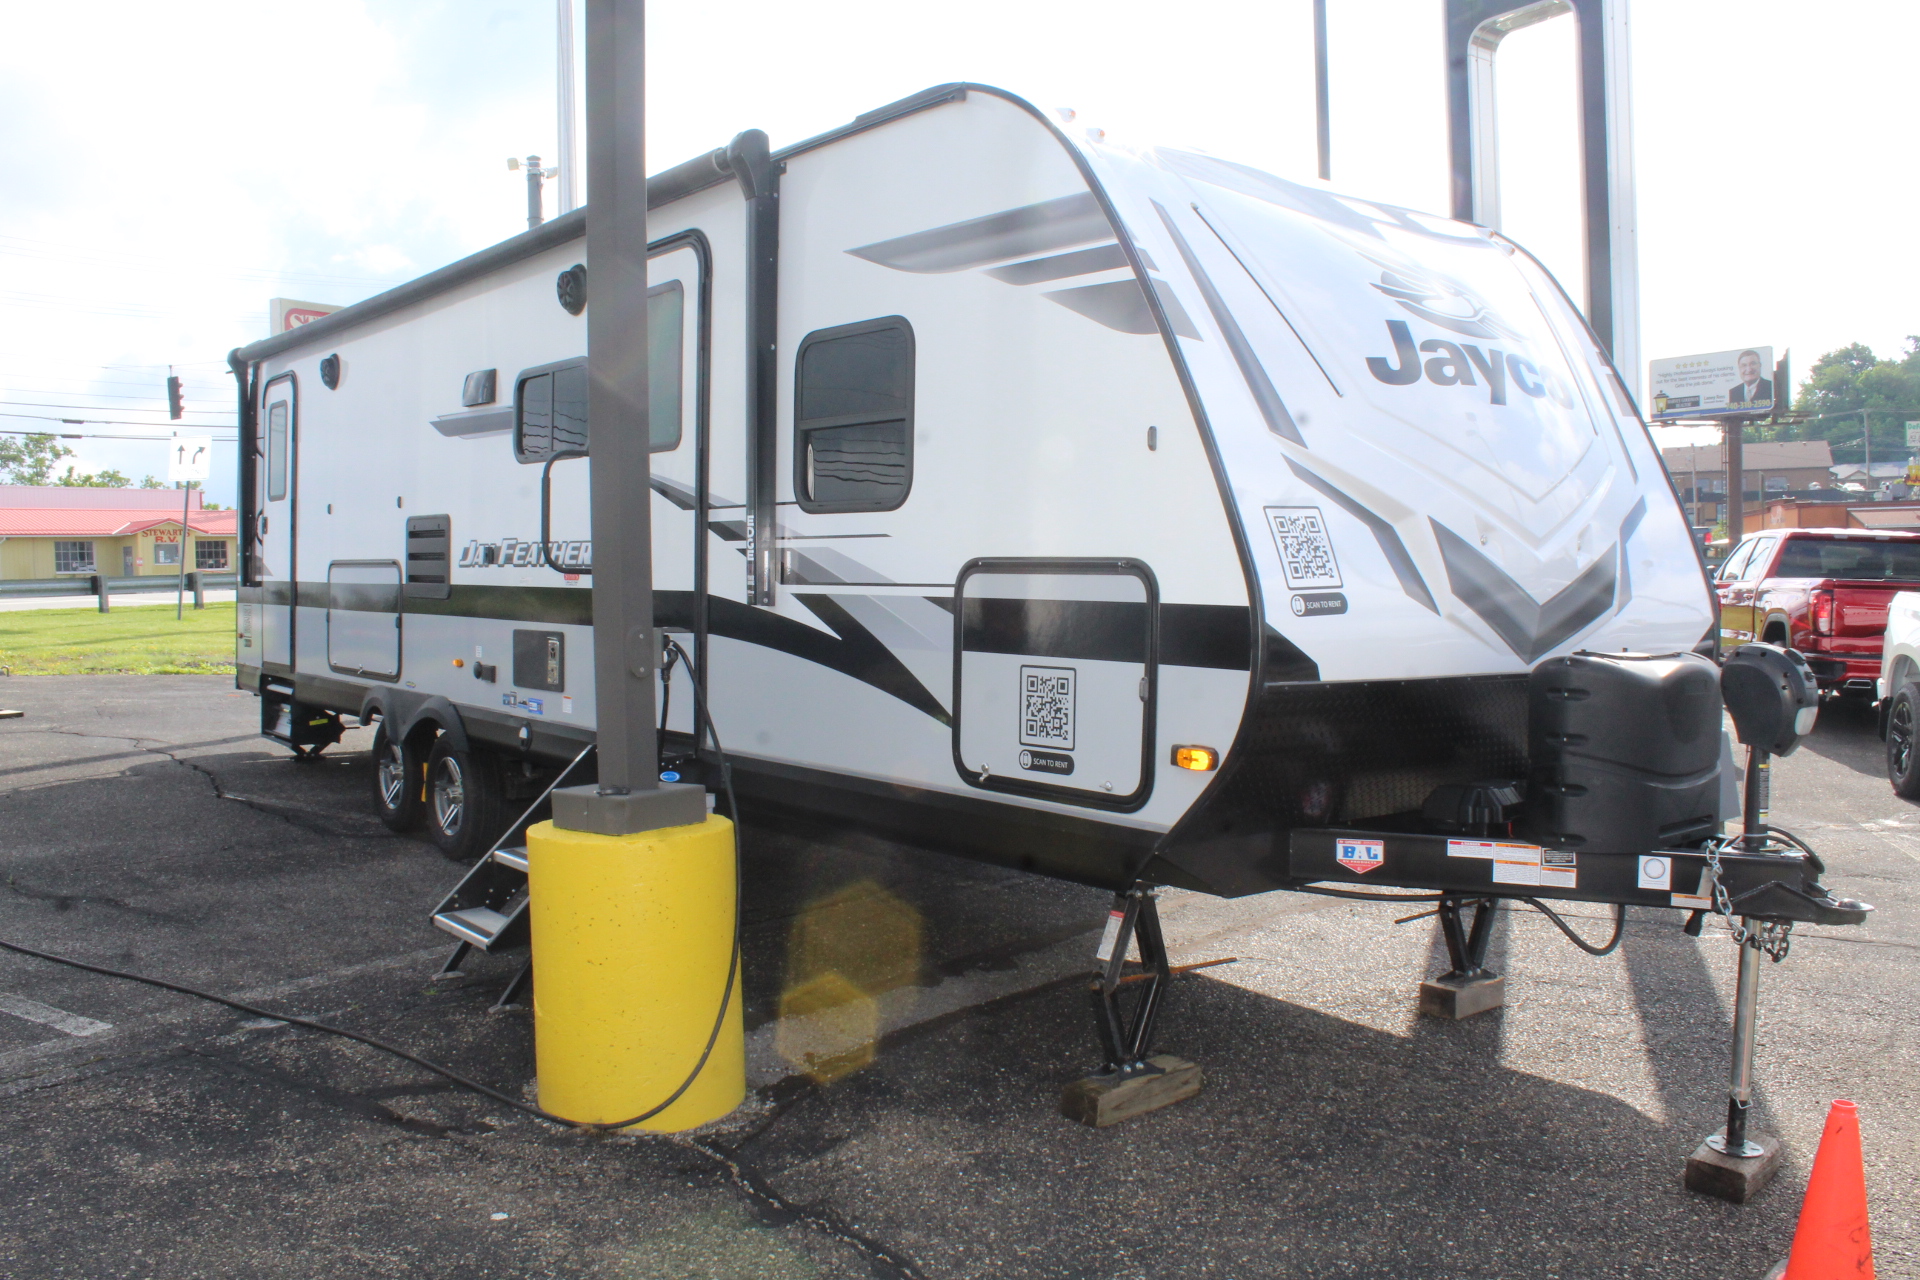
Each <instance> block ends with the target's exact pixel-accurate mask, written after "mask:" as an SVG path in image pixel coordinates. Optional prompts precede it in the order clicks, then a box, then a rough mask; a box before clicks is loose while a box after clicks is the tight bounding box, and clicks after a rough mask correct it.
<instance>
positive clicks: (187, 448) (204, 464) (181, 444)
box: [167, 436, 213, 481]
mask: <svg viewBox="0 0 1920 1280" xmlns="http://www.w3.org/2000/svg"><path fill="white" fill-rule="evenodd" d="M212 473H213V437H212V436H175V437H174V438H173V441H172V446H171V452H169V453H168V454H167V479H168V480H169V481H180V480H205V479H207V477H208V476H210V475H211V474H212Z"/></svg>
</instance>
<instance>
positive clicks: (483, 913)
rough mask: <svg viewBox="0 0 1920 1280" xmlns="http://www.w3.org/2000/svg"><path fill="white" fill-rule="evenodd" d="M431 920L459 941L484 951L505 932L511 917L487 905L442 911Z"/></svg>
mask: <svg viewBox="0 0 1920 1280" xmlns="http://www.w3.org/2000/svg"><path fill="white" fill-rule="evenodd" d="M516 914H518V913H516ZM433 922H434V923H435V924H437V925H439V926H440V927H441V928H442V929H445V930H446V931H447V932H448V933H450V934H452V935H453V936H454V937H456V938H458V939H460V941H462V942H470V943H472V944H473V945H474V946H476V947H479V948H480V949H481V950H482V951H486V950H489V949H491V948H492V946H493V943H494V939H496V938H498V937H500V935H501V934H503V933H505V932H506V930H507V927H508V926H509V925H511V924H512V923H513V917H512V916H507V915H502V914H501V913H500V912H498V911H494V910H491V909H489V908H487V907H468V908H466V909H465V910H463V911H443V912H441V913H440V914H439V915H436V916H435V917H434V918H433Z"/></svg>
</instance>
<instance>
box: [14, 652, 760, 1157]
mask: <svg viewBox="0 0 1920 1280" xmlns="http://www.w3.org/2000/svg"><path fill="white" fill-rule="evenodd" d="M667 645H668V647H669V649H670V650H673V651H676V652H677V653H678V654H679V657H680V660H681V661H682V662H685V663H686V664H687V671H688V674H689V676H690V677H692V678H693V705H694V711H695V713H696V714H697V715H698V716H699V718H700V720H701V722H703V723H704V725H705V730H706V732H705V735H704V736H706V737H707V738H709V739H711V740H712V742H713V751H714V754H715V755H716V756H717V757H719V765H720V785H721V786H722V787H723V788H724V789H725V791H726V793H727V812H728V816H729V817H730V818H731V819H732V821H733V826H734V842H735V857H734V862H733V949H732V954H731V956H730V957H729V959H728V961H727V985H726V987H725V989H724V991H723V992H722V994H721V997H720V1011H719V1012H718V1013H717V1014H716V1015H715V1016H714V1020H713V1030H712V1032H711V1033H709V1035H708V1036H707V1043H706V1047H705V1048H703V1049H701V1051H700V1060H699V1061H698V1062H696V1063H694V1065H693V1070H692V1071H690V1072H688V1073H687V1078H686V1079H685V1080H682V1081H681V1082H680V1087H679V1088H677V1089H675V1090H674V1091H673V1092H672V1093H671V1094H669V1095H667V1099H666V1101H664V1102H662V1103H660V1104H659V1105H658V1106H656V1107H652V1108H649V1109H648V1110H646V1111H643V1112H641V1113H640V1114H639V1115H637V1116H634V1117H633V1118H632V1119H631V1120H614V1121H608V1122H599V1121H591V1120H585V1121H583V1120H569V1119H567V1118H566V1117H565V1116H557V1115H555V1114H553V1113H552V1112H551V1111H548V1110H545V1109H544V1108H542V1107H538V1106H535V1105H534V1104H533V1103H530V1102H522V1101H521V1100H520V1099H518V1098H515V1097H512V1096H511V1095H509V1094H505V1093H502V1092H501V1091H500V1090H498V1089H495V1088H493V1087H492V1086H490V1085H484V1084H481V1083H480V1082H479V1081H478V1080H470V1079H468V1078H467V1077H466V1076H463V1075H461V1074H460V1073H459V1072H457V1071H454V1070H452V1069H451V1068H448V1067H443V1066H440V1065H439V1064H438V1063H434V1062H428V1061H427V1060H426V1059H425V1058H422V1057H419V1056H417V1055H415V1054H411V1053H408V1052H407V1051H406V1050H405V1049H402V1048H399V1047H398V1046H396V1045H391V1044H388V1043H387V1042H386V1041H384V1040H377V1039H375V1038H374V1037H372V1036H370V1035H365V1034H363V1033H361V1032H358V1031H349V1030H348V1029H347V1028H345V1027H336V1026H332V1025H331V1024H329V1023H325V1022H316V1021H314V1020H313V1019H312V1018H301V1017H296V1016H294V1015H292V1014H285V1013H274V1012H272V1011H270V1010H267V1009H262V1008H260V1007H259V1006H258V1005H251V1004H248V1003H246V1002H245V1001H242V1000H230V999H228V998H227V997H226V996H217V995H214V994H213V993H212V992H210V991H201V990H199V989H198V988H197V987H189V986H187V985H185V984H184V983H179V982H168V981H167V980H166V979H164V978H150V977H148V976H147V975H145V974H143V973H128V972H126V971H125V970H123V969H109V968H107V967H105V966H104V965H97V964H88V963H87V962H86V961H84V960H75V959H73V958H71V957H69V956H59V955H54V954H53V953H52V952H50V951H37V950H35V949H34V948H32V947H23V946H21V945H20V944H18V943H15V942H8V941H6V940H5V939H0V950H5V951H11V952H13V953H14V954H16V955H23V956H31V957H32V958H33V959H35V960H45V961H47V962H49V963H51V964H59V965H65V966H67V967H68V968H71V969H79V970H82V971H84V972H86V973H97V974H99V975H101V976H102V977H106V978H121V979H124V980H125V981H127V982H139V983H143V984H145V985H146V986H149V987H158V988H160V989H161V990H162V991H171V992H174V993H175V994H176V995H183V996H192V997H193V998H194V999H196V1000H205V1001H208V1002H209V1003H211V1004H217V1005H224V1006H225V1007H227V1008H229V1009H233V1010H236V1011H238V1012H240V1013H247V1014H252V1015H253V1016H254V1017H256V1018H265V1019H268V1020H269V1021H272V1022H284V1023H286V1024H287V1025H288V1026H292V1027H304V1028H306V1029H307V1030H309V1031H320V1032H324V1033H325V1034H327V1035H330V1036H340V1037H341V1038H343V1039H347V1040H352V1041H354V1042H356V1043H358V1044H364V1045H366V1046H367V1047H368V1048H370V1049H378V1050H379V1051H380V1052H382V1053H387V1054H392V1055H393V1056H394V1057H396V1058H399V1059H400V1060H401V1061H402V1062H410V1063H412V1064H413V1065H414V1066H416V1067H419V1068H421V1069H422V1070H424V1071H431V1072H432V1073H433V1074H434V1075H437V1076H440V1077H442V1078H444V1079H447V1080H451V1081H453V1082H454V1083H455V1084H457V1085H460V1086H461V1087H462V1088H466V1089H471V1090H473V1091H474V1092H475V1093H478V1094H482V1095H484V1096H485V1097H489V1098H492V1099H493V1100H494V1101H495V1102H498V1103H501V1104H502V1105H504V1106H508V1107H512V1108H513V1109H514V1110H516V1111H524V1112H526V1113H527V1114H528V1115H530V1116H537V1117H538V1118H540V1119H542V1120H545V1121H548V1122H550V1123H552V1124H557V1125H564V1126H565V1127H567V1128H570V1129H589V1130H594V1131H596V1132H605V1131H608V1130H614V1129H627V1128H631V1127H632V1126H634V1125H636V1124H640V1123H642V1122H644V1121H647V1120H651V1119H653V1117H655V1116H657V1115H659V1114H660V1113H661V1112H662V1111H665V1110H666V1109H667V1108H668V1107H670V1106H672V1105H673V1104H674V1103H676V1102H678V1101H679V1100H680V1097H681V1095H682V1094H684V1093H686V1091H687V1090H688V1089H690V1088H692V1087H693V1082H694V1081H695V1080H697V1079H699V1078H700V1073H701V1072H702V1071H704V1070H706V1067H707V1060H708V1059H709V1058H711V1057H712V1056H713V1049H714V1046H715V1045H716V1044H717V1043H719V1040H720V1032H721V1031H722V1030H723V1029H724V1028H725V1026H726V1021H727V1010H728V1009H729V1008H730V1007H731V1005H732V1002H733V986H734V982H735V981H736V980H737V979H738V977H739V975H740V923H741V911H740V893H741V890H742V888H743V885H744V877H743V875H742V873H741V870H740V859H739V856H738V849H739V839H740V802H739V800H738V799H737V798H736V797H735V796H734V793H733V768H732V766H731V765H730V764H729V763H728V761H727V753H726V749H725V748H724V747H722V746H721V745H720V731H719V730H718V729H716V728H715V727H714V724H713V720H712V719H711V717H709V716H708V715H707V710H706V698H705V696H704V695H703V694H702V693H701V691H700V681H699V678H698V676H699V673H698V671H697V670H695V668H694V666H693V661H692V659H691V658H689V657H688V656H687V652H686V650H685V649H682V648H681V647H680V645H679V643H678V642H677V641H672V640H669V641H668V642H667ZM700 737H701V733H700V725H698V724H696V726H695V739H694V741H695V746H696V748H697V747H698V745H699V740H700ZM583 754H584V753H583ZM576 763H578V761H576ZM569 767H571V766H569Z"/></svg>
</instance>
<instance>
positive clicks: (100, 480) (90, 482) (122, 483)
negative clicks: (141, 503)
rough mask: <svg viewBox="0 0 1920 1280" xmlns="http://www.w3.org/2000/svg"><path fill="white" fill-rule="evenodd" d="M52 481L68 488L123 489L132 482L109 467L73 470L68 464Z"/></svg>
mask: <svg viewBox="0 0 1920 1280" xmlns="http://www.w3.org/2000/svg"><path fill="white" fill-rule="evenodd" d="M54 483H55V484H57V485H60V486H62V487H64V488H68V489H124V488H126V487H127V486H128V485H130V484H132V483H133V482H132V481H131V480H129V479H127V477H126V476H124V475H122V474H121V473H120V472H118V471H115V470H113V469H112V468H111V467H109V468H108V469H107V470H105V471H75V470H74V469H73V467H72V465H71V464H69V465H68V467H67V473H66V474H65V475H63V476H61V477H60V478H59V479H58V480H55V481H54Z"/></svg>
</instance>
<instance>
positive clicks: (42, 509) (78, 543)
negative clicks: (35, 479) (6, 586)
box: [0, 485, 240, 578]
mask: <svg viewBox="0 0 1920 1280" xmlns="http://www.w3.org/2000/svg"><path fill="white" fill-rule="evenodd" d="M180 500H181V495H180V491H179V490H178V489H81V488H66V487H63V486H56V485H0V578H55V577H64V576H67V575H69V574H92V573H101V574H105V575H106V576H108V577H110V578H135V577H141V576H144V575H146V574H177V573H179V572H180V560H181V556H182V554H183V551H184V554H185V556H186V564H187V568H188V569H200V570H204V571H206V572H209V573H230V572H232V571H233V570H234V568H235V565H236V561H235V558H234V557H235V549H234V544H235V542H236V540H237V538H238V534H239V519H240V517H239V513H238V512H234V511H209V510H206V509H205V508H204V507H202V506H201V501H202V495H201V493H200V491H199V490H198V489H193V490H189V491H188V493H187V495H186V501H187V511H186V530H185V536H184V542H183V537H182V530H181V522H180V516H181V512H180Z"/></svg>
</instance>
